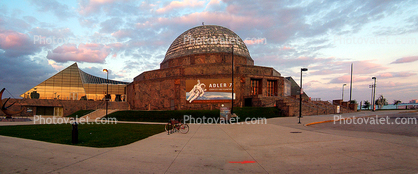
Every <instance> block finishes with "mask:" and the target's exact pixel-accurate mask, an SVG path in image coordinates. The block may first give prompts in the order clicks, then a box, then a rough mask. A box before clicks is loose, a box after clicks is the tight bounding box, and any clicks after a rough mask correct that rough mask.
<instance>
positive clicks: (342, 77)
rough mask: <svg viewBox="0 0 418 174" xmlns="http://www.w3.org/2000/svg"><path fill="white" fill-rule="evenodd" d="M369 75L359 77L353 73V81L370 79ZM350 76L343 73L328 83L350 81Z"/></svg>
mask: <svg viewBox="0 0 418 174" xmlns="http://www.w3.org/2000/svg"><path fill="white" fill-rule="evenodd" d="M371 79H372V78H371V77H361V76H355V75H353V82H364V81H368V80H370V81H371ZM350 80H351V76H350V75H343V76H340V77H337V78H334V79H332V80H331V81H330V83H350Z"/></svg>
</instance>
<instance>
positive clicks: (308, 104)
mask: <svg viewBox="0 0 418 174" xmlns="http://www.w3.org/2000/svg"><path fill="white" fill-rule="evenodd" d="M299 103H300V101H299V98H295V97H292V96H287V97H282V98H280V99H279V100H277V101H276V107H278V108H279V109H280V110H282V112H283V114H284V115H286V116H289V117H292V116H299ZM336 112H337V106H336V105H333V104H331V103H329V102H327V101H308V100H303V101H302V116H308V115H326V114H336ZM349 112H354V111H352V110H350V109H348V108H346V107H344V106H340V113H349Z"/></svg>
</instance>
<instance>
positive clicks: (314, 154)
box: [0, 111, 418, 174]
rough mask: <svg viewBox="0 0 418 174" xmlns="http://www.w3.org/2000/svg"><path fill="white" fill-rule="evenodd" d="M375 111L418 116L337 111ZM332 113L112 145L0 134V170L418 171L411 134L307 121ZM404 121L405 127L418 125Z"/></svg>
mask: <svg viewBox="0 0 418 174" xmlns="http://www.w3.org/2000/svg"><path fill="white" fill-rule="evenodd" d="M375 114H379V115H380V116H386V115H390V116H391V117H393V116H404V115H405V114H407V116H408V117H417V116H418V114H417V112H414V113H399V111H385V112H383V111H381V112H375V113H374V112H368V111H363V112H358V113H351V114H343V115H342V116H344V117H350V116H357V117H363V116H371V115H375ZM257 117H258V116H257ZM333 118H334V117H333V115H323V116H305V117H303V118H302V123H303V124H297V122H298V118H297V117H285V118H273V119H268V122H267V123H268V124H252V125H247V124H241V125H237V124H233V125H214V124H212V125H195V124H192V125H189V126H190V132H189V133H188V134H180V133H175V134H171V135H167V134H166V133H160V134H157V135H154V136H151V137H149V138H146V139H144V140H141V141H138V142H135V143H132V144H129V145H126V146H121V147H114V148H90V147H79V146H70V145H61V144H53V143H46V142H41V141H34V140H27V139H21V138H14V137H6V136H0V173H413V174H416V173H418V158H417V156H418V137H417V136H415V134H405V135H404V134H399V133H396V132H397V131H389V132H385V131H382V130H380V129H382V128H377V129H379V130H377V131H373V130H371V129H370V128H369V127H372V126H374V125H364V127H367V128H364V127H363V128H361V127H355V128H352V127H350V126H348V127H347V126H346V127H343V128H340V127H338V126H335V125H333V123H323V124H318V125H311V126H305V125H304V124H307V123H312V122H318V121H324V120H331V119H333ZM1 124H2V125H7V124H16V123H1ZM327 124H328V125H329V126H327ZM402 126H404V125H398V128H397V130H402V129H403V128H402ZM408 126H409V127H408V128H406V129H404V130H405V131H407V132H409V131H415V132H417V131H418V130H417V128H416V125H412V127H411V125H408ZM414 126H415V127H414ZM398 132H399V131H398Z"/></svg>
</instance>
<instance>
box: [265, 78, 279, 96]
mask: <svg viewBox="0 0 418 174" xmlns="http://www.w3.org/2000/svg"><path fill="white" fill-rule="evenodd" d="M276 86H277V80H267V96H277V90H276Z"/></svg>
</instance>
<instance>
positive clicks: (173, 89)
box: [127, 53, 284, 110]
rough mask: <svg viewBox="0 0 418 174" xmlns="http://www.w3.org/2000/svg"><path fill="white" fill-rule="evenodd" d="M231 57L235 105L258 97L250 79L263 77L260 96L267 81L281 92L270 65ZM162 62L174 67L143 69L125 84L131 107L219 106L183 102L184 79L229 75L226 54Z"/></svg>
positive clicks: (264, 93)
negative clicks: (252, 91)
mask: <svg viewBox="0 0 418 174" xmlns="http://www.w3.org/2000/svg"><path fill="white" fill-rule="evenodd" d="M228 56H229V57H228ZM190 57H193V61H194V63H190V64H188V63H189V62H193V61H192V58H190ZM234 59H235V60H237V61H234V63H235V68H234V92H235V98H236V100H234V105H235V106H243V105H244V100H245V98H254V97H255V98H257V97H259V96H251V79H262V84H261V87H262V94H260V96H262V97H265V96H267V80H276V81H277V95H279V96H282V95H284V78H283V77H281V76H280V73H278V72H277V71H276V70H274V69H273V68H269V67H261V66H250V65H246V62H245V61H247V60H248V59H247V58H245V57H241V56H234ZM237 62H238V63H237ZM165 63H168V64H170V63H172V65H173V66H171V65H170V67H169V68H165V69H160V70H153V71H147V72H144V73H142V74H140V75H138V76H137V77H135V79H134V82H132V83H131V84H129V85H128V86H127V96H128V102H129V105H130V107H131V109H138V110H173V109H174V110H189V109H218V108H219V107H220V105H221V103H205V104H202V103H199V104H198V103H193V104H190V103H188V102H187V101H186V80H198V79H222V78H231V77H232V76H231V72H232V69H231V56H230V55H228V54H225V53H218V54H205V55H193V56H188V57H183V58H177V59H171V60H168V61H167V62H165ZM184 64H185V65H184ZM186 65H187V66H186ZM273 98H274V97H273ZM269 100H271V99H269ZM268 103H274V102H268ZM269 105H270V104H269ZM273 105H274V104H273Z"/></svg>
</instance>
